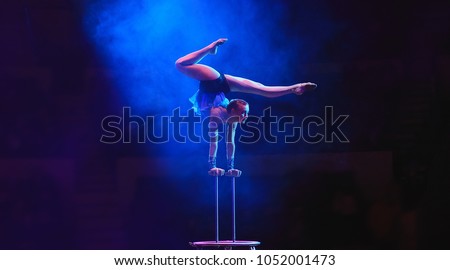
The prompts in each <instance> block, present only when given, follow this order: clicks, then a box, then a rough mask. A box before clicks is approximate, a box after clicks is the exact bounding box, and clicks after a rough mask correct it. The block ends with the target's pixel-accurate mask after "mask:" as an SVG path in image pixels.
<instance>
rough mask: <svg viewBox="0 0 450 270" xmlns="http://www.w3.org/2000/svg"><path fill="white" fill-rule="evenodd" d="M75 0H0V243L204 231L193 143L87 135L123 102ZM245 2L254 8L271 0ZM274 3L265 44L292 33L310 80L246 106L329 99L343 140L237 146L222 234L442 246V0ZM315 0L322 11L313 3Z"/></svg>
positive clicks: (297, 241) (445, 5)
mask: <svg viewBox="0 0 450 270" xmlns="http://www.w3.org/2000/svg"><path fill="white" fill-rule="evenodd" d="M89 2H90V1H79V2H78V1H70V0H40V1H37V0H22V1H3V3H2V8H1V11H0V24H1V28H0V31H1V42H0V59H1V62H0V89H1V93H2V94H1V98H0V102H1V105H0V108H1V116H0V117H1V120H0V125H1V127H0V128H1V132H0V248H2V249H188V248H190V247H189V245H188V242H189V241H198V240H209V239H213V218H212V214H213V208H212V203H213V197H212V196H213V186H212V183H211V182H209V181H208V180H209V179H208V177H206V174H205V172H204V171H205V164H204V163H205V162H204V160H205V159H206V158H205V157H204V156H205V153H206V150H204V149H207V144H202V145H201V146H195V147H192V145H190V144H189V143H188V144H177V145H176V146H175V147H173V148H171V149H167V147H166V146H163V145H153V144H151V143H146V144H145V145H142V144H138V143H131V144H115V145H108V144H102V143H100V142H99V139H100V136H101V135H102V130H101V126H100V123H101V120H102V119H103V118H104V117H105V116H107V115H110V114H114V115H117V114H120V113H121V111H122V107H123V106H130V105H132V104H130V102H129V101H128V100H126V101H125V100H124V99H123V98H122V96H121V94H120V92H119V90H118V89H119V87H118V86H117V84H115V83H114V80H113V77H114V75H111V74H110V73H109V72H110V71H111V68H110V66H108V64H107V63H105V61H104V59H103V58H102V57H100V56H99V55H100V53H99V51H98V48H97V47H96V45H95V42H93V41H92V39H90V38H89V37H88V34H87V33H86V31H85V29H84V27H85V24H84V19H83V16H84V6H85V5H87V4H88V3H89ZM230 3H231V4H233V5H237V6H236V10H239V8H238V7H239V4H240V2H239V1H231V2H230ZM258 3H259V4H258V5H261V7H265V8H266V9H262V10H268V12H267V13H266V14H260V15H261V18H259V19H260V20H264V18H265V16H268V17H269V16H270V12H269V11H270V7H271V5H273V4H274V2H273V1H268V0H266V1H260V2H258ZM277 3H278V5H285V7H287V8H286V10H287V11H288V12H287V13H285V14H283V16H282V17H281V19H280V20H279V21H278V23H279V25H278V30H277V34H276V35H275V34H274V36H276V37H277V38H274V39H273V40H271V44H272V45H273V46H279V47H280V48H283V47H285V46H286V45H283V44H285V43H286V42H289V39H288V38H285V39H279V37H280V35H281V36H282V37H290V36H297V37H298V36H301V37H302V38H304V42H303V43H302V51H303V52H304V54H306V55H308V56H307V57H306V56H305V57H303V58H302V57H300V58H299V59H298V61H293V62H292V61H291V62H290V63H291V64H292V66H293V70H292V71H291V72H293V73H294V74H295V76H296V77H298V78H299V80H303V78H307V80H309V81H314V82H317V83H318V84H319V88H318V89H317V91H316V92H314V93H311V94H308V95H304V96H302V97H283V98H279V99H278V100H276V102H273V101H268V100H266V99H261V98H258V97H252V96H245V95H243V97H244V98H245V99H247V100H248V101H249V102H250V104H255V105H252V112H254V113H255V114H258V113H260V112H261V111H262V110H263V109H264V108H265V107H267V106H273V107H272V108H273V110H274V112H275V114H277V115H294V116H296V117H300V118H301V117H305V116H306V115H309V114H316V115H318V114H323V111H324V106H327V105H329V106H333V107H334V108H335V109H336V114H346V115H350V118H349V121H348V122H346V123H345V125H343V130H344V131H345V132H346V134H347V135H348V137H349V140H350V143H345V144H342V143H319V144H315V145H309V144H306V143H298V144H295V145H284V144H277V145H276V146H275V147H274V146H273V145H268V144H267V143H264V142H260V143H258V144H256V145H244V144H243V145H238V148H239V151H240V152H238V153H241V154H240V156H238V158H239V159H240V160H239V161H238V162H239V163H238V164H239V165H240V167H241V168H242V169H243V170H244V177H242V179H240V180H239V181H240V182H238V198H239V202H238V203H239V204H238V207H239V210H238V238H244V239H250V240H259V241H261V242H262V243H263V244H262V246H261V248H263V249H448V248H449V245H448V243H449V241H450V239H449V236H450V234H449V233H448V228H449V227H450V224H449V221H448V220H449V217H448V206H449V199H448V198H449V196H448V195H447V193H448V191H449V180H450V177H449V169H448V164H450V158H449V155H450V149H449V140H448V138H449V123H450V122H449V110H448V109H447V103H448V101H449V95H450V92H449V89H450V31H449V28H450V23H449V19H448V18H449V10H450V4H449V2H448V1H418V0H414V1H387V0H381V1H353V0H346V1H331V0H329V1H325V0H321V1H312V2H306V1H277ZM324 6H326V7H327V9H326V10H327V15H328V17H327V18H328V19H330V18H332V19H333V20H332V22H331V23H330V20H329V21H328V22H327V23H323V24H321V22H322V21H321V17H316V16H315V14H316V13H314V12H313V11H314V10H317V9H321V8H323V7H324ZM237 14H238V15H239V13H237ZM241 15H242V14H241ZM231 19H232V18H230V20H231ZM334 22H335V23H336V24H334ZM328 24H330V25H331V24H332V25H334V28H333V29H334V31H333V32H332V34H330V35H326V38H324V35H321V34H320V32H321V31H323V29H322V27H323V28H326V27H328ZM311 25H314V27H311ZM269 36H270V35H269ZM208 42H209V40H208ZM247 42H253V40H250V41H247ZM230 43H231V40H230ZM255 43H257V42H256V41H255ZM198 44H200V43H198ZM202 44H203V43H202ZM230 46H231V45H230ZM236 46H238V45H236ZM197 47H198V46H197ZM189 48H191V47H189ZM189 48H185V50H184V52H188V51H186V49H189ZM234 48H236V47H234ZM107 53H108V52H106V53H105V52H103V54H107ZM181 55H182V54H180V55H179V56H181ZM176 57H178V56H174V57H173V61H174V60H175V59H176ZM172 63H173V62H172ZM294 64H295V65H294ZM121 72H124V73H126V70H122V71H121ZM113 74H114V73H113ZM150 76H152V75H150ZM177 76H178V75H177ZM105 97H107V98H105ZM188 97H189V96H188V95H186V96H183V97H181V98H182V99H183V100H184V102H186V103H185V104H181V105H179V106H188V104H187V98H188ZM241 97H242V96H241ZM292 99H295V100H296V101H297V102H298V103H292ZM136 113H138V114H139V113H141V114H142V115H153V114H157V113H159V112H154V111H151V110H149V111H145V112H142V111H138V112H136ZM172 146H173V145H172ZM199 149H201V150H199ZM222 192H223V194H224V196H223V198H222V201H221V202H222V203H223V205H225V206H224V208H223V211H224V221H223V222H224V225H223V228H224V233H223V236H224V237H225V238H227V237H229V231H228V230H227V228H228V227H227V226H228V225H227V224H226V223H227V220H228V218H229V213H228V212H227V206H226V204H227V203H228V202H227V201H226V199H227V196H229V190H228V189H227V186H226V185H223V187H222Z"/></svg>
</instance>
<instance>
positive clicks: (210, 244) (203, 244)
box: [189, 240, 261, 250]
mask: <svg viewBox="0 0 450 270" xmlns="http://www.w3.org/2000/svg"><path fill="white" fill-rule="evenodd" d="M189 244H190V245H191V246H193V247H195V248H200V249H202V248H223V249H233V248H238V247H248V248H249V249H251V250H254V249H255V247H256V246H259V245H260V244H261V243H260V242H258V241H247V240H236V241H232V240H222V241H199V242H189Z"/></svg>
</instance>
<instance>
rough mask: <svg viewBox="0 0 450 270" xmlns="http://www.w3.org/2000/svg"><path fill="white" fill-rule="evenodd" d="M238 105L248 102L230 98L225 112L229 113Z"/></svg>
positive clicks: (244, 104)
mask: <svg viewBox="0 0 450 270" xmlns="http://www.w3.org/2000/svg"><path fill="white" fill-rule="evenodd" d="M239 105H243V106H246V105H248V102H247V101H245V100H243V99H238V98H237V99H232V100H231V101H230V103H228V105H227V112H228V113H230V112H231V110H232V109H237V107H238V106H239Z"/></svg>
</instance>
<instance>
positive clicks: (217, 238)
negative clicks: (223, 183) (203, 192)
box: [216, 176, 219, 243]
mask: <svg viewBox="0 0 450 270" xmlns="http://www.w3.org/2000/svg"><path fill="white" fill-rule="evenodd" d="M217 242H219V176H216V243H217Z"/></svg>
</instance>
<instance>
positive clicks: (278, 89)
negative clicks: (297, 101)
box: [225, 74, 317, 98]
mask: <svg viewBox="0 0 450 270" xmlns="http://www.w3.org/2000/svg"><path fill="white" fill-rule="evenodd" d="M225 78H226V79H227V81H228V85H229V86H230V90H231V91H232V92H242V93H249V94H255V95H260V96H264V97H269V98H274V97H279V96H284V95H287V94H296V95H301V94H303V93H305V92H307V91H311V90H314V89H316V87H317V85H316V84H315V83H311V82H307V83H298V84H294V85H289V86H266V85H263V84H261V83H259V82H255V81H252V80H249V79H245V78H241V77H236V76H231V75H228V74H225Z"/></svg>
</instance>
